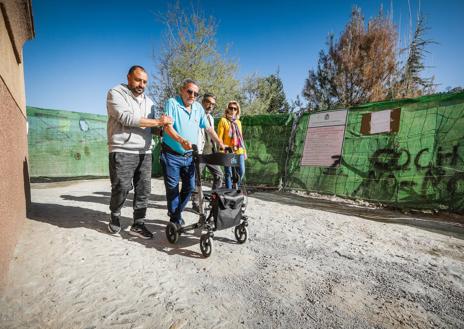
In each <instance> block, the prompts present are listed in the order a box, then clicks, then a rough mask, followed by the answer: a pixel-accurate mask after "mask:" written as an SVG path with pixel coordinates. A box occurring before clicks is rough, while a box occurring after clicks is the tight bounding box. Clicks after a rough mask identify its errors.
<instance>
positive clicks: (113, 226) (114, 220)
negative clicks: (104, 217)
mask: <svg viewBox="0 0 464 329" xmlns="http://www.w3.org/2000/svg"><path fill="white" fill-rule="evenodd" d="M108 231H110V233H112V234H117V233H119V232H120V231H121V224H120V223H119V216H114V215H111V218H110V222H109V223H108Z"/></svg>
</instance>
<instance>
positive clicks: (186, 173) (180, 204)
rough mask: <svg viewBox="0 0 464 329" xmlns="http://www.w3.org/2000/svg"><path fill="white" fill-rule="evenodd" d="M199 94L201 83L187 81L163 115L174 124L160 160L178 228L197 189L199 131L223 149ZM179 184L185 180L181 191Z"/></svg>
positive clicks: (170, 210) (172, 218)
mask: <svg viewBox="0 0 464 329" xmlns="http://www.w3.org/2000/svg"><path fill="white" fill-rule="evenodd" d="M198 92H199V87H198V83H197V82H196V81H195V80H192V79H185V80H184V81H183V82H182V86H181V88H180V95H179V96H177V97H174V98H170V99H168V100H167V102H166V104H165V106H164V113H165V115H168V116H170V117H172V120H173V124H172V125H167V126H166V127H165V128H164V131H165V134H164V136H163V143H162V151H161V155H160V161H161V168H162V169H163V175H164V185H165V187H166V198H167V201H168V213H169V217H170V221H171V222H173V223H176V224H179V225H183V224H184V220H183V219H182V211H183V210H184V208H185V206H186V205H187V203H188V201H189V199H190V196H191V194H192V192H193V191H194V189H195V164H194V163H193V159H192V144H196V143H197V141H198V134H199V129H201V128H203V129H205V130H206V132H207V133H208V134H209V135H210V136H211V138H212V139H213V140H214V142H216V143H217V144H218V145H219V147H221V148H223V147H224V144H223V143H222V141H221V140H220V139H219V138H218V136H217V135H216V132H215V131H214V128H213V127H212V126H211V125H210V124H209V123H208V119H207V117H206V114H205V111H204V109H203V107H202V106H201V104H200V103H198V102H196V99H197V97H198V96H199V94H198ZM179 181H182V189H181V191H180V192H179Z"/></svg>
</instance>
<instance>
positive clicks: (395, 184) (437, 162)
mask: <svg viewBox="0 0 464 329" xmlns="http://www.w3.org/2000/svg"><path fill="white" fill-rule="evenodd" d="M394 108H400V109H401V120H400V129H399V131H398V132H397V133H383V134H376V135H363V134H361V120H362V115H363V114H365V113H369V112H375V111H380V110H385V109H394ZM308 120H309V115H304V116H303V117H302V119H301V120H300V122H299V124H298V128H297V131H296V138H295V148H294V152H293V154H292V155H291V157H290V160H289V170H288V172H287V176H286V177H287V180H286V183H287V184H286V187H287V188H293V189H303V190H308V191H315V192H320V193H326V194H335V195H339V196H344V197H349V198H359V199H364V200H371V201H376V202H381V203H386V204H393V205H396V206H398V207H408V208H411V207H413V208H428V209H430V208H433V209H449V210H452V211H458V212H462V211H464V201H463V200H464V161H463V159H464V93H459V94H452V95H448V94H445V95H434V96H426V97H421V98H417V99H412V100H411V99H408V100H401V101H396V102H395V101H391V102H380V103H371V104H365V105H363V106H359V107H357V108H352V109H350V110H349V112H348V118H347V124H346V131H345V138H344V142H343V150H342V160H341V165H340V166H338V167H336V168H324V167H307V166H300V161H301V154H302V150H303V146H304V140H305V136H306V132H307V126H308Z"/></svg>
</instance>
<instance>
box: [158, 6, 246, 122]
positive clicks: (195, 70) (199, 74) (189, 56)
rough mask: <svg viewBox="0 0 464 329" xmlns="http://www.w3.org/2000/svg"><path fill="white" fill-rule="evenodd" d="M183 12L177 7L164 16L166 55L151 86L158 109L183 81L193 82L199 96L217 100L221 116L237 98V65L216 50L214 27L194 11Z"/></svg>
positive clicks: (176, 90)
mask: <svg viewBox="0 0 464 329" xmlns="http://www.w3.org/2000/svg"><path fill="white" fill-rule="evenodd" d="M188 8H189V9H188V10H187V9H183V8H181V7H180V4H179V3H177V4H175V5H174V6H173V7H171V8H170V9H169V10H168V12H167V13H166V14H165V15H163V17H162V21H163V23H164V25H165V27H166V32H165V35H164V49H165V51H164V52H163V53H162V54H161V56H160V57H159V58H155V61H156V62H157V72H156V73H155V74H154V76H153V79H152V81H153V83H152V85H151V86H150V92H151V95H152V96H153V98H154V101H155V103H156V105H157V107H158V108H162V107H163V106H164V103H165V101H166V100H167V99H168V98H169V97H173V96H174V95H176V94H177V93H178V90H179V87H180V84H181V82H182V80H184V79H186V78H192V79H195V80H197V81H198V83H199V85H200V94H201V93H205V92H212V93H213V94H215V95H216V96H217V104H218V106H217V107H216V110H215V111H217V112H219V113H222V111H223V109H224V108H225V106H226V104H227V102H228V101H229V100H231V99H236V98H238V97H239V87H240V84H239V81H238V80H236V79H235V78H234V76H235V73H236V71H237V64H236V63H234V62H233V61H230V60H226V59H225V58H224V57H225V56H226V55H227V49H226V50H225V51H224V53H225V55H224V57H223V56H222V55H221V54H220V53H219V51H218V50H217V47H216V31H217V24H216V22H215V19H214V18H213V17H208V18H206V17H205V16H204V15H202V14H200V13H198V12H197V11H195V9H194V8H193V7H188Z"/></svg>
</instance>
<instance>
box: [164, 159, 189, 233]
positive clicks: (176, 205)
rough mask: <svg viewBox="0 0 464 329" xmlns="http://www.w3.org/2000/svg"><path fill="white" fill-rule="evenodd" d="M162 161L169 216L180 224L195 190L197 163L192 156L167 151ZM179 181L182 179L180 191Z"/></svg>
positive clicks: (172, 220)
mask: <svg viewBox="0 0 464 329" xmlns="http://www.w3.org/2000/svg"><path fill="white" fill-rule="evenodd" d="M160 162H161V168H162V169H163V176H164V186H165V187H166V199H167V201H168V213H169V217H170V219H171V222H176V223H179V224H180V223H182V211H183V210H184V208H185V206H186V205H187V203H188V202H189V200H190V196H191V195H192V192H193V191H194V190H195V164H194V162H193V158H192V157H184V156H179V155H175V154H172V153H167V152H161V155H160ZM179 181H182V189H181V191H180V193H179Z"/></svg>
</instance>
